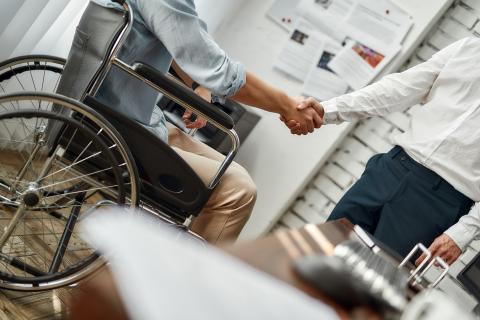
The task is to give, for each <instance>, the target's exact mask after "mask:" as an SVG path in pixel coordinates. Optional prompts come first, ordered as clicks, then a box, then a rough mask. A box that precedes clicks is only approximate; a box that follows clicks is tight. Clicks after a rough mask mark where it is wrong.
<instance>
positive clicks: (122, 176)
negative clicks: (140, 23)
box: [0, 92, 138, 291]
mask: <svg viewBox="0 0 480 320" xmlns="http://www.w3.org/2000/svg"><path fill="white" fill-rule="evenodd" d="M32 105H33V106H42V108H40V109H39V108H33V107H32ZM0 106H3V107H4V108H5V109H6V110H8V111H7V112H3V113H0V287H3V288H7V289H13V290H24V291H30V290H32V291H33V290H46V289H52V288H57V287H62V286H65V285H69V284H72V283H76V282H78V281H79V280H81V279H83V278H84V277H86V276H88V275H89V274H91V273H92V272H94V271H95V270H97V269H98V268H99V267H101V266H102V265H103V260H102V259H101V258H99V256H98V254H97V253H96V251H95V248H92V247H91V246H90V245H89V244H88V243H86V242H85V241H84V240H82V239H81V237H80V235H79V228H81V224H82V221H83V219H84V218H85V217H87V216H88V215H89V214H90V213H91V212H92V211H94V210H95V209H97V208H104V207H108V206H117V205H123V206H131V207H134V206H136V205H137V203H138V174H137V170H136V167H135V164H134V161H133V158H132V156H131V154H130V152H129V150H128V147H126V145H125V142H124V141H123V139H122V138H121V137H120V135H119V134H118V133H117V131H115V129H114V128H113V127H112V126H111V125H110V124H109V123H108V122H107V121H106V120H105V119H104V118H103V117H102V116H100V115H99V114H98V113H96V112H95V111H94V110H92V109H90V108H89V107H87V106H85V105H83V104H81V103H79V102H76V101H74V100H72V99H68V98H65V97H63V96H59V95H54V94H46V93H35V92H26V93H19V94H11V95H4V96H0ZM8 106H15V108H11V107H10V108H9V107H8Z"/></svg>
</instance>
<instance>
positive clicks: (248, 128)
mask: <svg viewBox="0 0 480 320" xmlns="http://www.w3.org/2000/svg"><path fill="white" fill-rule="evenodd" d="M157 105H158V106H159V107H160V108H161V109H162V110H163V111H164V113H165V117H166V118H167V120H168V121H169V122H170V123H172V124H174V125H175V126H177V127H178V128H180V129H182V130H184V131H185V125H184V124H183V122H182V116H183V113H184V112H185V109H184V108H182V107H181V106H179V105H177V104H176V103H175V102H173V101H171V100H169V99H167V98H165V97H163V98H162V99H160V101H159V102H158V104H157ZM216 105H217V106H218V108H220V109H221V110H222V111H224V112H225V113H226V114H228V115H229V116H230V117H231V118H232V119H233V121H234V123H235V131H236V132H237V134H238V136H239V138H240V141H241V142H242V143H243V141H245V139H246V138H247V137H248V135H249V134H250V132H252V130H253V128H255V126H256V125H257V123H258V122H259V121H260V116H258V115H257V114H255V113H253V112H251V111H248V110H247V108H246V107H244V106H242V105H241V104H239V103H237V102H235V101H231V100H227V101H226V103H225V105H220V104H216ZM195 137H196V138H197V139H199V140H200V141H202V142H203V143H205V144H207V145H208V146H210V147H212V148H213V149H215V150H217V151H218V152H220V153H223V154H226V153H227V152H228V151H229V150H230V139H229V138H228V137H227V135H226V134H225V133H224V132H222V131H221V130H219V129H217V128H216V127H214V126H212V125H211V124H207V125H206V126H205V127H204V128H201V129H199V130H198V132H197V133H196V134H195Z"/></svg>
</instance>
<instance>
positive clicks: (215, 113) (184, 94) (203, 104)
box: [133, 63, 235, 129]
mask: <svg viewBox="0 0 480 320" xmlns="http://www.w3.org/2000/svg"><path fill="white" fill-rule="evenodd" d="M133 67H134V69H135V71H136V72H137V73H138V74H139V75H140V76H142V77H144V78H145V79H147V80H148V81H150V82H152V83H154V84H155V85H157V86H159V87H161V88H163V89H165V90H166V91H168V92H169V93H171V94H172V95H174V96H176V97H178V98H180V99H181V100H182V101H183V102H185V103H187V104H188V105H191V106H192V107H193V108H195V109H197V110H198V111H200V112H201V113H203V114H204V115H205V116H207V117H209V118H210V119H212V120H213V121H215V122H217V123H218V124H220V125H222V126H224V127H225V128H227V129H233V127H234V126H235V123H234V122H233V119H232V118H231V117H230V116H229V115H227V114H226V113H225V112H223V111H222V110H220V108H219V107H218V106H216V105H215V104H212V103H208V102H207V101H205V100H204V99H202V98H201V97H200V96H198V95H197V94H196V93H195V92H194V91H193V90H191V89H189V88H187V87H185V86H184V85H182V84H180V83H179V82H177V81H175V80H173V79H171V78H170V77H169V76H167V75H166V74H163V73H161V72H159V71H158V70H156V69H155V68H153V67H151V66H149V65H147V64H144V63H135V65H134V66H133Z"/></svg>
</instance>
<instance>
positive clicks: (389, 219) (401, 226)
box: [328, 146, 473, 256]
mask: <svg viewBox="0 0 480 320" xmlns="http://www.w3.org/2000/svg"><path fill="white" fill-rule="evenodd" d="M472 205H473V201H472V200H470V199H469V198H468V197H466V196H464V195H463V194H462V193H460V192H458V191H457V190H455V189H454V188H453V187H452V186H451V185H450V184H449V183H448V182H446V181H445V180H444V179H442V178H441V177H440V176H439V175H437V174H436V173H435V172H433V171H431V170H429V169H427V168H425V167H424V166H422V165H421V164H419V163H418V162H416V161H415V160H413V159H412V158H410V157H409V156H408V155H407V154H406V153H405V151H404V150H403V149H402V148H400V147H398V146H397V147H395V148H393V149H392V150H391V151H390V152H389V153H387V154H378V155H375V156H374V157H372V158H371V159H370V160H369V161H368V163H367V167H366V169H365V172H364V173H363V175H362V177H361V178H360V179H359V180H358V181H357V182H356V183H355V184H354V185H353V186H352V188H351V189H350V190H349V191H348V192H347V193H346V194H345V195H344V197H343V198H342V199H341V200H340V202H339V203H338V204H337V206H336V207H335V209H334V210H333V212H332V214H331V215H330V217H329V219H328V220H336V219H340V218H347V219H348V220H350V221H351V222H352V223H354V224H357V225H359V226H361V227H362V228H364V229H365V230H366V231H368V232H369V233H370V234H372V235H373V236H374V237H375V238H377V239H378V240H380V241H381V242H383V243H384V244H386V245H387V246H389V247H390V248H391V249H393V250H394V251H396V252H397V253H398V254H400V255H402V256H406V255H407V254H408V253H409V252H410V250H411V249H412V248H413V247H414V246H415V245H416V244H417V243H419V242H421V243H423V244H424V245H425V246H427V247H428V246H430V244H431V243H432V242H433V240H435V238H437V237H438V236H439V235H441V234H442V233H443V232H444V231H446V230H447V229H448V228H449V227H451V226H452V225H454V224H455V223H457V221H458V220H459V219H460V217H461V216H463V215H465V214H467V213H468V212H469V211H470V208H471V207H472Z"/></svg>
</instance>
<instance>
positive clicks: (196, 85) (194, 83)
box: [192, 81, 200, 91]
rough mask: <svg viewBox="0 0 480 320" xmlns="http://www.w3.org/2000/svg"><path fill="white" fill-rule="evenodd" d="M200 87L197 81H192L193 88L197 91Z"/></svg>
mask: <svg viewBox="0 0 480 320" xmlns="http://www.w3.org/2000/svg"><path fill="white" fill-rule="evenodd" d="M198 87H200V85H199V84H198V83H197V82H195V81H193V82H192V90H193V91H195V90H197V88H198Z"/></svg>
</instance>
